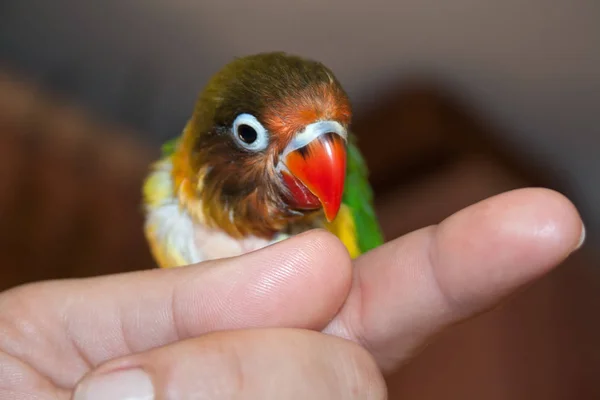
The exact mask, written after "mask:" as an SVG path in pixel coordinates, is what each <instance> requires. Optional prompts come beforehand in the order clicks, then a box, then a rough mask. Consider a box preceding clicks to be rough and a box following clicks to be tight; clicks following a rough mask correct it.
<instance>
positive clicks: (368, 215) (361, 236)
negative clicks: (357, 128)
mask: <svg viewBox="0 0 600 400" xmlns="http://www.w3.org/2000/svg"><path fill="white" fill-rule="evenodd" d="M368 174H369V171H368V169H367V164H366V162H365V160H364V159H363V157H362V155H361V153H360V150H359V149H358V147H357V145H356V138H355V136H354V135H349V140H348V156H347V172H346V185H345V189H344V196H343V198H342V202H343V203H344V204H346V205H347V206H348V207H349V208H350V210H351V212H352V217H353V218H354V224H355V226H356V234H357V236H358V247H359V248H360V251H361V253H364V252H367V251H369V250H371V249H373V248H375V247H377V246H380V245H381V244H383V242H384V239H383V234H382V232H381V227H380V226H379V222H378V220H377V216H376V215H375V209H374V207H373V190H372V189H371V185H370V184H369V180H368Z"/></svg>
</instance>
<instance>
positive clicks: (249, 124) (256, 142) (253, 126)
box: [230, 113, 269, 151]
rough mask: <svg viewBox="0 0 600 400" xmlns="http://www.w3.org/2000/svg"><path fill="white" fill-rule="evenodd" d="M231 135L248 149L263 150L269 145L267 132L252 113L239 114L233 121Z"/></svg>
mask: <svg viewBox="0 0 600 400" xmlns="http://www.w3.org/2000/svg"><path fill="white" fill-rule="evenodd" d="M230 132H231V136H233V138H234V139H235V141H236V142H237V144H238V145H239V146H240V147H242V148H244V149H246V150H249V151H263V150H264V149H266V148H267V147H268V146H269V133H268V132H267V130H266V129H265V127H264V126H262V124H261V123H260V122H259V121H258V120H257V119H256V117H255V116H253V115H252V114H246V113H244V114H240V115H238V116H237V117H236V118H235V120H234V121H233V125H232V127H231V130H230Z"/></svg>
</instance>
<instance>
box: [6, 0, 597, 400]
mask: <svg viewBox="0 0 600 400" xmlns="http://www.w3.org/2000/svg"><path fill="white" fill-rule="evenodd" d="M598 16H600V3H598V2H595V1H593V0H587V1H585V0H575V1H571V2H563V3H560V4H556V3H555V4H550V3H549V2H546V1H542V0H530V1H528V2H522V1H517V0H508V1H504V2H497V3H490V2H485V3H482V2H479V1H475V0H457V1H454V2H445V3H441V2H434V1H429V0H425V1H424V0H421V1H416V0H414V1H413V0H404V1H400V2H394V1H384V0H373V1H371V2H359V1H356V0H353V1H344V2H342V1H331V2H327V3H326V4H325V3H323V2H320V1H317V0H307V1H303V2H298V3H297V4H293V6H291V3H282V2H278V1H275V0H258V1H254V2H243V1H219V2H216V1H215V2H201V1H191V0H188V1H183V0H175V1H169V2H167V1H158V0H147V1H142V0H129V1H116V0H107V1H102V2H100V1H89V2H82V1H76V0H57V1H53V2H48V1H41V0H37V1H35V0H4V1H2V2H0V226H1V227H2V229H1V230H0V256H1V257H2V259H3V261H4V262H3V264H2V267H1V269H0V289H3V288H8V287H11V286H14V285H17V284H19V283H23V282H28V281H32V280H39V279H51V278H62V277H73V276H89V275H97V274H105V273H110V272H119V271H126V270H132V269H141V268H151V267H153V262H152V259H151V258H150V256H149V254H148V250H147V247H146V244H145V242H144V239H143V236H142V230H141V226H142V214H141V207H140V186H141V181H142V179H143V177H144V175H145V174H146V171H147V167H148V164H149V163H150V162H151V161H152V160H153V159H154V158H155V157H156V156H157V155H158V146H159V144H160V143H161V142H162V141H163V140H165V139H167V138H170V137H173V136H174V135H177V134H178V133H179V131H180V130H181V128H182V126H183V125H184V124H185V122H186V119H187V117H188V115H189V113H190V110H191V109H192V106H193V102H194V100H195V98H196V96H197V94H198V92H199V91H200V90H201V88H202V86H203V84H204V83H205V81H206V80H207V79H208V77H209V76H210V75H211V74H212V73H214V72H215V71H216V70H217V69H218V68H219V67H220V66H222V65H223V64H224V63H226V62H227V61H229V60H230V59H231V58H232V57H234V56H239V55H243V54H248V53H253V52H258V51H268V50H286V51H290V52H294V53H299V54H302V55H305V56H309V57H313V58H317V59H319V60H321V61H323V62H325V63H326V64H327V65H329V66H330V67H331V68H332V69H333V70H334V71H335V72H336V74H337V75H338V77H339V78H340V79H341V81H342V83H343V84H344V86H345V87H346V88H347V90H348V92H349V94H350V95H351V98H352V100H353V103H354V105H355V109H356V118H355V124H354V129H355V131H356V132H357V133H358V135H359V137H360V140H361V147H362V149H363V151H364V153H365V157H366V158H367V161H368V163H369V166H370V168H371V171H372V183H373V185H374V187H375V190H376V194H377V211H378V213H379V215H380V217H381V221H382V224H383V228H384V231H385V233H386V237H387V238H388V239H392V238H394V237H397V236H399V235H402V234H404V233H406V232H409V231H411V230H413V229H417V228H420V227H422V226H425V225H428V224H432V223H436V222H439V221H440V220H441V219H443V218H444V217H446V216H448V215H449V214H451V213H452V212H454V211H456V210H458V209H460V208H462V207H465V206H467V205H469V204H472V203H474V202H476V201H478V200H481V199H483V198H486V197H489V196H491V195H494V194H497V193H500V192H502V191H506V190H510V189H513V188H518V187H525V186H546V187H551V188H554V189H556V190H559V191H561V192H563V193H565V194H566V195H568V196H569V197H570V198H571V199H572V200H573V201H574V202H575V203H576V204H577V206H578V207H579V208H580V210H581V211H582V214H583V217H584V221H585V223H586V227H587V229H588V241H587V243H586V245H585V246H584V248H583V249H582V250H581V251H580V252H578V253H577V254H576V255H575V256H573V257H572V258H570V259H569V261H567V262H566V263H565V264H564V265H563V266H561V268H559V269H558V270H557V271H555V272H553V273H552V274H550V275H549V276H548V277H546V278H544V279H543V280H542V281H540V282H539V283H537V284H535V285H534V286H533V287H531V288H530V289H529V290H527V291H526V292H524V293H522V294H521V295H519V296H518V297H516V298H514V299H513V300H512V301H511V302H510V303H509V304H507V305H506V306H504V307H502V308H501V309H498V310H494V311H492V312H490V313H487V314H485V315H482V316H480V317H478V318H476V319H474V320H473V321H470V322H468V323H465V324H462V325H460V326H458V327H455V328H453V329H451V330H450V331H449V332H447V333H446V334H445V335H443V336H442V337H441V338H440V339H439V340H438V341H437V342H436V343H435V344H434V345H432V346H431V347H429V348H428V349H427V350H426V351H425V352H424V353H423V354H422V355H421V356H420V357H419V358H418V359H416V360H415V361H414V362H413V363H411V364H410V365H409V366H408V367H407V368H405V369H404V370H403V371H401V372H400V373H399V374H397V375H396V376H394V377H391V378H390V388H391V390H392V395H393V396H394V395H395V396H396V397H397V398H402V399H438V398H441V397H442V396H443V398H445V399H483V398H485V399H499V400H500V399H503V400H504V399H524V400H525V399H594V398H600V384H598V383H597V382H596V381H597V376H598V375H599V373H600V349H599V348H598V346H597V343H596V342H597V338H598V337H600V335H599V334H600V325H599V323H598V321H597V315H598V311H599V310H600V290H599V289H600V283H599V281H598V268H597V267H598V259H599V258H598V253H599V252H598V250H597V249H598V244H599V239H598V232H599V231H600V229H599V227H600V208H599V207H597V204H600V185H598V184H597V182H598V178H599V176H600V154H599V150H598V146H599V145H600V128H599V127H598V122H597V120H598V114H599V112H600V24H598ZM0 312H2V310H0ZM393 396H392V398H396V397H393Z"/></svg>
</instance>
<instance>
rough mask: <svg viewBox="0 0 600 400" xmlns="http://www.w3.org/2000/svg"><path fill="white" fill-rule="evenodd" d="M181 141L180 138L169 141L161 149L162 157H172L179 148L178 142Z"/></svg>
mask: <svg viewBox="0 0 600 400" xmlns="http://www.w3.org/2000/svg"><path fill="white" fill-rule="evenodd" d="M178 141H179V137H175V138H173V139H169V140H167V141H166V142H165V143H164V144H163V145H162V146H161V148H160V150H161V153H162V157H163V158H167V157H170V156H171V155H172V154H173V153H174V152H175V149H176V148H177V142H178Z"/></svg>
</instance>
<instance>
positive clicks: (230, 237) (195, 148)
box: [143, 52, 383, 268]
mask: <svg viewBox="0 0 600 400" xmlns="http://www.w3.org/2000/svg"><path fill="white" fill-rule="evenodd" d="M351 116H352V111H351V106H350V102H349V99H348V96H347V94H346V92H345V91H344V89H343V88H342V87H341V85H340V83H339V82H338V80H337V79H336V77H335V76H334V74H333V73H332V71H331V70H330V69H329V68H327V67H326V66H324V65H323V64H322V63H320V62H317V61H313V60H309V59H306V58H303V57H299V56H296V55H290V54H288V53H284V52H269V53H260V54H254V55H250V56H245V57H240V58H236V59H234V60H233V61H231V62H230V63H228V64H227V65H225V66H224V67H223V68H222V69H221V70H220V71H218V72H217V73H216V74H215V75H214V76H213V77H212V78H211V79H210V80H209V82H208V84H207V85H206V87H205V88H204V90H203V92H202V93H201V94H200V96H199V97H198V100H197V102H196V105H195V108H194V111H193V113H192V116H191V118H190V119H189V120H188V122H187V124H186V125H185V128H184V129H183V132H182V133H181V134H180V136H178V137H176V138H174V139H171V140H169V141H168V142H167V143H165V144H164V145H163V147H162V156H161V157H160V159H159V160H158V161H156V162H154V163H153V164H152V166H151V167H150V172H149V174H148V176H147V177H146V179H145V181H144V185H143V205H144V209H145V225H144V232H145V236H146V239H147V241H148V243H149V247H150V250H151V253H152V255H153V257H154V259H155V260H156V262H157V264H158V266H159V267H161V268H171V267H178V266H183V265H189V264H193V263H198V262H201V261H206V260H212V259H218V258H225V257H232V256H236V255H241V254H244V253H247V252H250V251H254V250H258V249H260V248H263V247H265V246H267V245H270V244H272V243H275V242H278V241H280V240H283V239H286V238H288V237H290V236H293V235H296V234H299V233H301V232H304V231H307V230H310V229H315V228H324V229H326V230H328V231H330V232H332V233H333V234H334V235H336V236H337V237H338V238H339V239H340V241H341V242H342V243H343V244H344V245H345V247H346V248H347V250H348V252H349V254H350V256H351V257H352V258H355V257H357V256H358V255H360V254H362V253H364V252H366V251H368V250H370V249H372V248H374V247H377V246H378V245H380V244H382V243H383V235H382V233H381V229H380V226H379V223H378V220H377V217H376V215H375V212H374V207H373V193H372V189H371V186H370V185H369V182H368V171H367V168H366V165H365V161H364V159H363V158H362V156H361V153H360V151H359V149H358V147H357V143H356V137H355V136H354V134H353V133H352V132H350V131H349V125H350V122H351Z"/></svg>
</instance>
